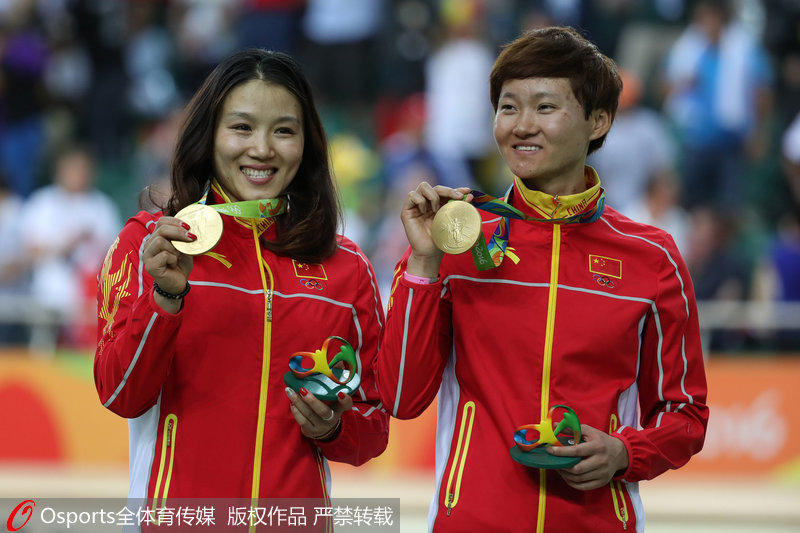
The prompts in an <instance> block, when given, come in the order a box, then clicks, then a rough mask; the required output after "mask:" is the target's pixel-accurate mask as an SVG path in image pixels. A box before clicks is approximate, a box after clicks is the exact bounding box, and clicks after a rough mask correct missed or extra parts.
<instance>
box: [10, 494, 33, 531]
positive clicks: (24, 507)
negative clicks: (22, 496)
mask: <svg viewBox="0 0 800 533" xmlns="http://www.w3.org/2000/svg"><path fill="white" fill-rule="evenodd" d="M34 507H36V502H35V501H33V500H25V501H22V502H20V504H19V505H17V506H16V507H14V510H13V511H11V514H10V515H8V520H6V529H7V530H9V531H19V530H20V529H22V528H23V527H25V524H27V523H28V520H30V519H31V517H32V516H33V508H34ZM26 515H27V516H26ZM18 516H19V517H25V521H24V522H22V524H20V525H19V526H18V527H14V519H15V518H17V517H18Z"/></svg>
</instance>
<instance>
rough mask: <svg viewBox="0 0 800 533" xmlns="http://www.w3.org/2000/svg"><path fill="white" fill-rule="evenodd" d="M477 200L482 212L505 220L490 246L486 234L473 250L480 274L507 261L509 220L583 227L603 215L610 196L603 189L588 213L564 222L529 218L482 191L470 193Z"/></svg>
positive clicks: (557, 219) (555, 198) (498, 226)
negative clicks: (504, 259) (580, 224)
mask: <svg viewBox="0 0 800 533" xmlns="http://www.w3.org/2000/svg"><path fill="white" fill-rule="evenodd" d="M513 189H514V185H511V187H510V188H509V189H508V191H506V194H505V198H509V197H510V195H511V191H512V190H513ZM470 192H471V193H472V196H473V200H472V205H474V206H475V207H477V208H478V209H480V210H482V211H486V212H488V213H492V214H494V215H500V217H501V219H500V222H498V224H497V226H496V227H495V228H494V232H492V238H491V239H490V240H489V243H488V244H487V243H486V239H485V238H484V237H483V234H482V233H481V235H480V236H479V237H478V242H476V243H475V245H474V246H473V247H472V259H473V260H474V261H475V266H476V267H477V268H478V270H488V269H490V268H495V267H498V266H500V263H502V262H503V257H505V253H506V248H507V247H508V238H509V234H510V224H509V222H508V221H509V219H512V218H513V219H514V220H525V221H528V222H551V223H554V224H579V223H584V222H594V221H595V220H597V219H598V218H600V216H601V215H602V214H603V210H604V209H605V202H606V194H605V191H604V190H603V189H600V194H599V196H597V198H596V199H595V200H594V201H593V202H592V204H590V205H589V206H588V207H587V208H586V209H585V210H583V211H582V212H580V213H577V214H575V215H570V216H567V217H560V218H537V217H533V216H530V215H526V214H525V213H523V212H522V211H520V210H519V209H517V208H516V207H514V206H513V205H511V204H509V203H508V202H506V201H505V200H502V199H500V198H495V197H494V196H490V195H488V194H486V193H483V192H481V191H477V190H472V191H470ZM553 200H554V202H556V209H555V210H554V211H553V212H554V213H555V211H556V210H557V208H558V204H557V202H558V197H557V196H556V197H554V198H553Z"/></svg>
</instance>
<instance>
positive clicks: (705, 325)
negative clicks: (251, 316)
mask: <svg viewBox="0 0 800 533" xmlns="http://www.w3.org/2000/svg"><path fill="white" fill-rule="evenodd" d="M697 308H698V314H699V319H700V330H701V334H702V335H703V337H706V336H707V334H708V333H709V332H710V331H711V330H741V331H746V332H748V333H750V334H753V335H755V336H757V337H758V336H764V337H768V336H769V335H770V334H772V333H774V332H776V331H778V330H787V331H798V332H800V302H792V303H786V302H737V301H726V302H717V301H714V302H698V304H697ZM65 323H66V321H65V319H64V317H62V316H59V315H57V314H55V313H52V312H49V311H47V310H46V309H43V308H42V307H41V306H40V305H37V304H36V302H34V301H33V300H32V299H31V298H30V297H28V296H25V295H13V296H12V295H2V296H0V324H19V325H21V326H23V327H28V328H30V341H29V348H30V349H31V351H32V352H34V353H39V354H53V353H55V350H56V346H57V342H58V331H59V328H60V327H61V326H62V325H63V324H65ZM70 323H71V324H75V323H76V321H75V320H74V317H73V319H70ZM86 323H87V321H86V320H84V321H83V324H84V325H85V324H86ZM797 352H798V353H800V342H799V343H798V346H797Z"/></svg>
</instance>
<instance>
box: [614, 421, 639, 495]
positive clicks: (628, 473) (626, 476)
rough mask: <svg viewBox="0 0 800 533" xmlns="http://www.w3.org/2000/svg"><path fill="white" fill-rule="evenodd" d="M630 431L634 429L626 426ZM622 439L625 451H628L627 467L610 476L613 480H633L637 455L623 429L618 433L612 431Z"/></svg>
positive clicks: (616, 436)
mask: <svg viewBox="0 0 800 533" xmlns="http://www.w3.org/2000/svg"><path fill="white" fill-rule="evenodd" d="M628 429H629V430H630V431H635V430H633V429H630V428H628ZM611 436H612V437H615V438H617V439H619V440H621V441H622V444H623V445H625V451H626V452H628V467H627V468H626V469H625V470H621V471H619V472H617V473H616V474H615V475H614V477H613V478H612V479H613V480H614V481H622V482H626V483H627V482H630V481H632V480H634V479H633V478H634V476H635V474H634V472H635V468H634V464H635V463H636V460H637V457H636V455H635V454H634V450H633V445H632V444H631V441H630V440H628V438H627V436H626V435H625V431H624V430H623V431H622V432H620V433H614V434H613V435H611Z"/></svg>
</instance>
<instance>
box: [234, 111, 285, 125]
mask: <svg viewBox="0 0 800 533" xmlns="http://www.w3.org/2000/svg"><path fill="white" fill-rule="evenodd" d="M222 118H224V119H229V120H230V119H237V118H241V119H243V120H249V121H253V120H254V118H253V115H252V114H250V113H248V112H247V111H231V112H230V113H227V114H226V115H225V116H224V117H222ZM283 122H293V123H295V124H300V119H299V118H298V117H296V116H294V115H283V116H280V117H277V118H276V119H275V120H274V121H273V124H281V123H283Z"/></svg>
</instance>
